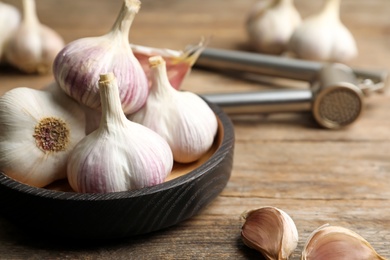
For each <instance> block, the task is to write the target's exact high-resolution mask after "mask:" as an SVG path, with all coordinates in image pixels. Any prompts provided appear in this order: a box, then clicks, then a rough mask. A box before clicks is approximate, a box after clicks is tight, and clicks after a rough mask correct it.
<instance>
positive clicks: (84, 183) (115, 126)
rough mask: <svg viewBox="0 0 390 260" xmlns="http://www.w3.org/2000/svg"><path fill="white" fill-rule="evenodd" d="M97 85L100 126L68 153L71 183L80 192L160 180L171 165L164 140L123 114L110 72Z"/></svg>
mask: <svg viewBox="0 0 390 260" xmlns="http://www.w3.org/2000/svg"><path fill="white" fill-rule="evenodd" d="M99 89H100V97H101V102H102V118H101V121H100V126H99V128H98V129H97V130H95V131H93V132H92V133H90V134H89V135H87V136H86V137H85V138H83V139H82V140H81V141H80V142H79V143H78V144H77V145H76V147H75V148H74V149H73V151H72V154H71V156H70V157H69V160H68V167H67V176H68V181H69V184H70V185H71V187H72V188H73V189H74V190H75V191H78V192H83V193H107V192H117V191H127V190H132V189H140V188H143V187H148V186H153V185H157V184H160V183H162V182H163V181H164V180H165V178H166V177H167V176H168V175H169V173H170V172H171V170H172V167H173V157H172V152H171V150H170V148H169V145H168V144H167V142H166V141H165V140H164V139H163V138H162V137H161V136H159V135H158V134H157V133H155V132H154V131H152V130H150V129H148V128H146V127H144V126H142V125H140V124H137V123H134V122H131V121H129V120H128V119H127V118H126V117H125V115H124V113H123V110H122V107H121V101H120V98H119V89H118V85H117V82H116V78H115V76H114V75H113V74H112V73H108V74H103V75H101V76H100V80H99Z"/></svg>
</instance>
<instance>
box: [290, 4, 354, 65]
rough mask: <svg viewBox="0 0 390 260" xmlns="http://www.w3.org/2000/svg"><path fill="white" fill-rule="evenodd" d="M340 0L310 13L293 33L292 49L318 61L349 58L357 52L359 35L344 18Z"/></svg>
mask: <svg viewBox="0 0 390 260" xmlns="http://www.w3.org/2000/svg"><path fill="white" fill-rule="evenodd" d="M340 1H341V0H327V2H326V4H325V6H324V7H323V9H322V10H321V11H320V12H319V13H317V14H314V15H312V16H310V17H307V18H306V19H305V20H304V21H303V22H302V24H301V25H300V26H299V27H298V28H297V29H296V30H295V31H294V33H293V34H292V36H291V39H290V42H289V50H290V51H292V52H293V53H294V54H295V55H297V56H298V57H299V58H302V59H307V60H318V61H333V62H346V61H348V60H350V59H352V58H354V57H355V56H357V53H358V50H357V46H356V42H355V39H354V37H353V35H352V34H351V32H350V31H349V30H348V28H347V27H345V26H344V25H343V24H342V22H341V20H340V10H339V9H340Z"/></svg>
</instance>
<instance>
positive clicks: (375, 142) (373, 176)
mask: <svg viewBox="0 0 390 260" xmlns="http://www.w3.org/2000/svg"><path fill="white" fill-rule="evenodd" d="M4 2H8V3H12V4H15V5H18V6H20V2H21V1H15V0H5V1H4ZM255 2H256V0H242V1H233V0H213V1H206V0H198V1H194V0H164V1H153V0H143V1H142V7H141V10H140V12H139V14H138V15H137V17H136V20H135V21H134V23H133V26H132V29H131V32H130V41H131V42H132V43H135V44H141V45H147V46H153V47H159V48H171V49H182V48H184V46H186V45H187V44H193V43H197V42H198V41H199V40H200V39H201V37H209V38H210V43H209V46H210V47H213V48H224V49H233V50H234V49H239V50H245V49H246V46H247V36H246V33H245V29H244V24H245V19H246V16H247V14H248V12H249V10H250V9H251V8H252V6H253V4H254V3H255ZM322 3H323V1H307V0H296V1H295V4H296V6H297V8H298V10H299V11H300V12H301V14H302V16H303V17H307V16H308V15H309V14H311V13H313V12H316V11H317V10H318V9H319V8H320V7H321V5H322ZM120 6H121V0H111V1H108V0H82V1H66V0H56V1H52V0H37V7H38V12H39V16H40V20H41V21H42V22H43V23H45V24H47V25H48V26H50V27H52V28H54V29H55V30H57V31H58V32H59V33H60V34H61V35H62V36H63V37H64V39H65V41H66V42H70V41H72V40H75V39H78V38H80V37H86V36H96V35H101V34H103V33H105V32H107V31H108V30H109V29H110V27H111V25H112V23H113V21H114V19H115V17H116V15H117V12H118V10H119V8H120ZM389 13H390V2H389V1H388V0H371V1H365V0H343V1H342V6H341V18H342V21H343V22H344V24H345V25H346V26H347V27H348V28H349V29H350V30H351V32H352V33H353V35H354V36H355V38H356V40H357V44H358V48H359V56H358V57H357V58H355V59H354V60H352V61H351V62H350V63H349V64H348V65H350V66H353V67H357V68H369V69H376V68H378V69H388V70H390V47H389V46H390V19H389ZM0 69H1V71H0V94H2V93H4V92H5V91H7V90H9V89H11V88H15V87H19V86H28V87H33V88H42V87H44V86H46V85H47V84H49V83H50V82H51V81H53V76H52V75H47V76H33V75H24V74H21V73H19V72H17V71H15V70H12V69H9V68H3V67H2V68H0ZM263 88H267V86H266V85H264V84H259V83H258V82H253V81H244V80H241V79H238V78H235V77H229V76H226V75H221V74H217V73H213V72H208V71H205V70H198V69H194V70H193V71H192V73H191V74H190V75H189V76H188V78H186V80H185V81H184V84H183V89H185V90H189V91H193V92H196V93H210V92H231V91H249V90H251V91H253V90H257V89H263ZM366 101H367V102H366V106H365V111H364V113H363V115H362V117H361V118H360V119H359V120H358V121H357V122H356V123H355V124H353V125H352V126H351V127H348V128H347V129H342V130H337V131H329V130H324V129H320V128H319V127H318V126H317V125H316V123H315V122H314V120H313V119H312V117H311V116H310V115H309V114H274V115H258V116H245V117H233V118H232V120H233V123H234V126H235V135H236V147H235V155H234V163H233V172H232V176H231V179H230V181H229V183H228V185H227V187H226V188H225V189H224V191H223V192H222V194H221V195H220V196H218V197H217V198H216V199H215V200H214V201H213V202H212V203H211V204H210V205H209V206H208V207H207V208H206V209H205V210H203V211H202V212H201V213H200V214H199V215H197V216H195V217H193V218H191V219H190V220H187V221H185V222H182V223H180V224H178V225H176V226H174V227H172V228H169V229H166V230H162V231H158V232H155V233H152V234H150V235H144V236H139V237H134V238H128V239H122V240H115V241H102V242H101V243H94V244H77V243H74V241H64V240H63V239H61V234H58V235H57V236H56V237H50V238H48V239H38V238H37V237H36V236H35V235H34V234H25V233H23V231H22V230H20V229H19V228H18V227H15V226H12V225H10V224H9V223H8V222H7V221H5V220H4V219H2V218H1V217H0V259H259V258H260V259H261V256H260V255H259V254H258V253H257V252H255V251H253V250H251V249H249V248H247V247H246V246H245V245H244V244H243V243H242V241H241V239H240V228H241V225H242V220H241V219H240V215H241V213H242V212H243V211H245V210H249V209H253V208H257V207H261V206H265V205H272V206H276V207H279V208H281V209H283V210H284V211H286V212H287V213H288V214H289V215H290V216H291V217H292V218H293V220H294V221H295V223H296V225H297V228H298V231H299V243H298V247H297V249H296V250H295V252H294V253H293V255H292V258H291V259H299V257H300V253H301V251H302V248H303V245H304V243H305V241H306V239H307V237H308V236H309V234H310V233H311V232H312V231H313V230H314V229H316V228H317V227H319V226H320V225H323V224H325V223H329V224H332V225H341V226H344V227H347V228H350V229H352V230H353V231H355V232H357V233H359V234H360V235H361V236H363V237H364V238H365V239H366V240H368V241H369V242H370V243H371V245H372V246H373V247H374V248H375V249H376V250H377V252H378V253H380V254H381V255H382V256H384V257H386V258H390V184H389V183H390V181H389V179H390V113H389V111H390V97H389V94H388V92H385V93H383V94H380V95H376V94H374V95H372V96H370V97H368V98H367V99H366ZM97 228H98V227H97Z"/></svg>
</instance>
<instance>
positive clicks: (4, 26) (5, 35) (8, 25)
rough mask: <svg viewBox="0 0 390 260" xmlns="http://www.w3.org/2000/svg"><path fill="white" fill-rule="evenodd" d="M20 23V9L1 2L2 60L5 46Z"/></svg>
mask: <svg viewBox="0 0 390 260" xmlns="http://www.w3.org/2000/svg"><path fill="white" fill-rule="evenodd" d="M19 24H20V13H19V10H18V9H17V8H16V7H14V6H12V5H9V4H5V3H2V2H0V26H1V29H0V62H1V61H2V56H3V47H4V45H5V44H6V42H7V41H8V40H9V38H10V36H11V35H12V33H13V32H14V31H15V30H16V28H18V26H19Z"/></svg>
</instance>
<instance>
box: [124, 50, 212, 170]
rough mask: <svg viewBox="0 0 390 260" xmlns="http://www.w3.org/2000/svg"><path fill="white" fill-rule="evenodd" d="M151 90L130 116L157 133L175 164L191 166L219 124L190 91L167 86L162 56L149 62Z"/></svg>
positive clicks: (205, 149) (201, 153) (204, 150)
mask: <svg viewBox="0 0 390 260" xmlns="http://www.w3.org/2000/svg"><path fill="white" fill-rule="evenodd" d="M149 63H150V69H151V78H152V87H151V89H150V93H149V97H148V100H147V101H146V104H145V106H143V107H142V108H141V109H140V110H139V111H137V112H136V113H134V114H133V115H131V116H129V118H130V120H132V121H134V122H138V123H140V124H143V125H145V126H147V127H149V128H150V129H152V130H154V131H156V132H157V133H159V134H160V135H161V136H162V137H164V139H165V140H167V142H168V144H169V146H170V147H171V149H172V152H173V158H174V160H175V161H176V162H180V163H190V162H193V161H196V160H198V159H199V158H201V157H202V155H204V154H205V153H206V152H207V151H208V150H209V149H210V148H211V146H212V144H213V142H214V138H215V135H216V133H217V130H218V121H217V118H216V116H215V114H214V112H213V111H212V110H211V108H210V107H209V106H208V105H207V103H206V102H205V101H204V100H203V99H202V98H200V97H199V96H198V95H196V94H194V93H192V92H189V91H178V90H176V89H174V88H173V87H172V86H171V84H170V83H169V80H168V76H167V69H166V65H165V61H164V59H163V58H162V57H161V56H154V57H151V58H150V59H149Z"/></svg>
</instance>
